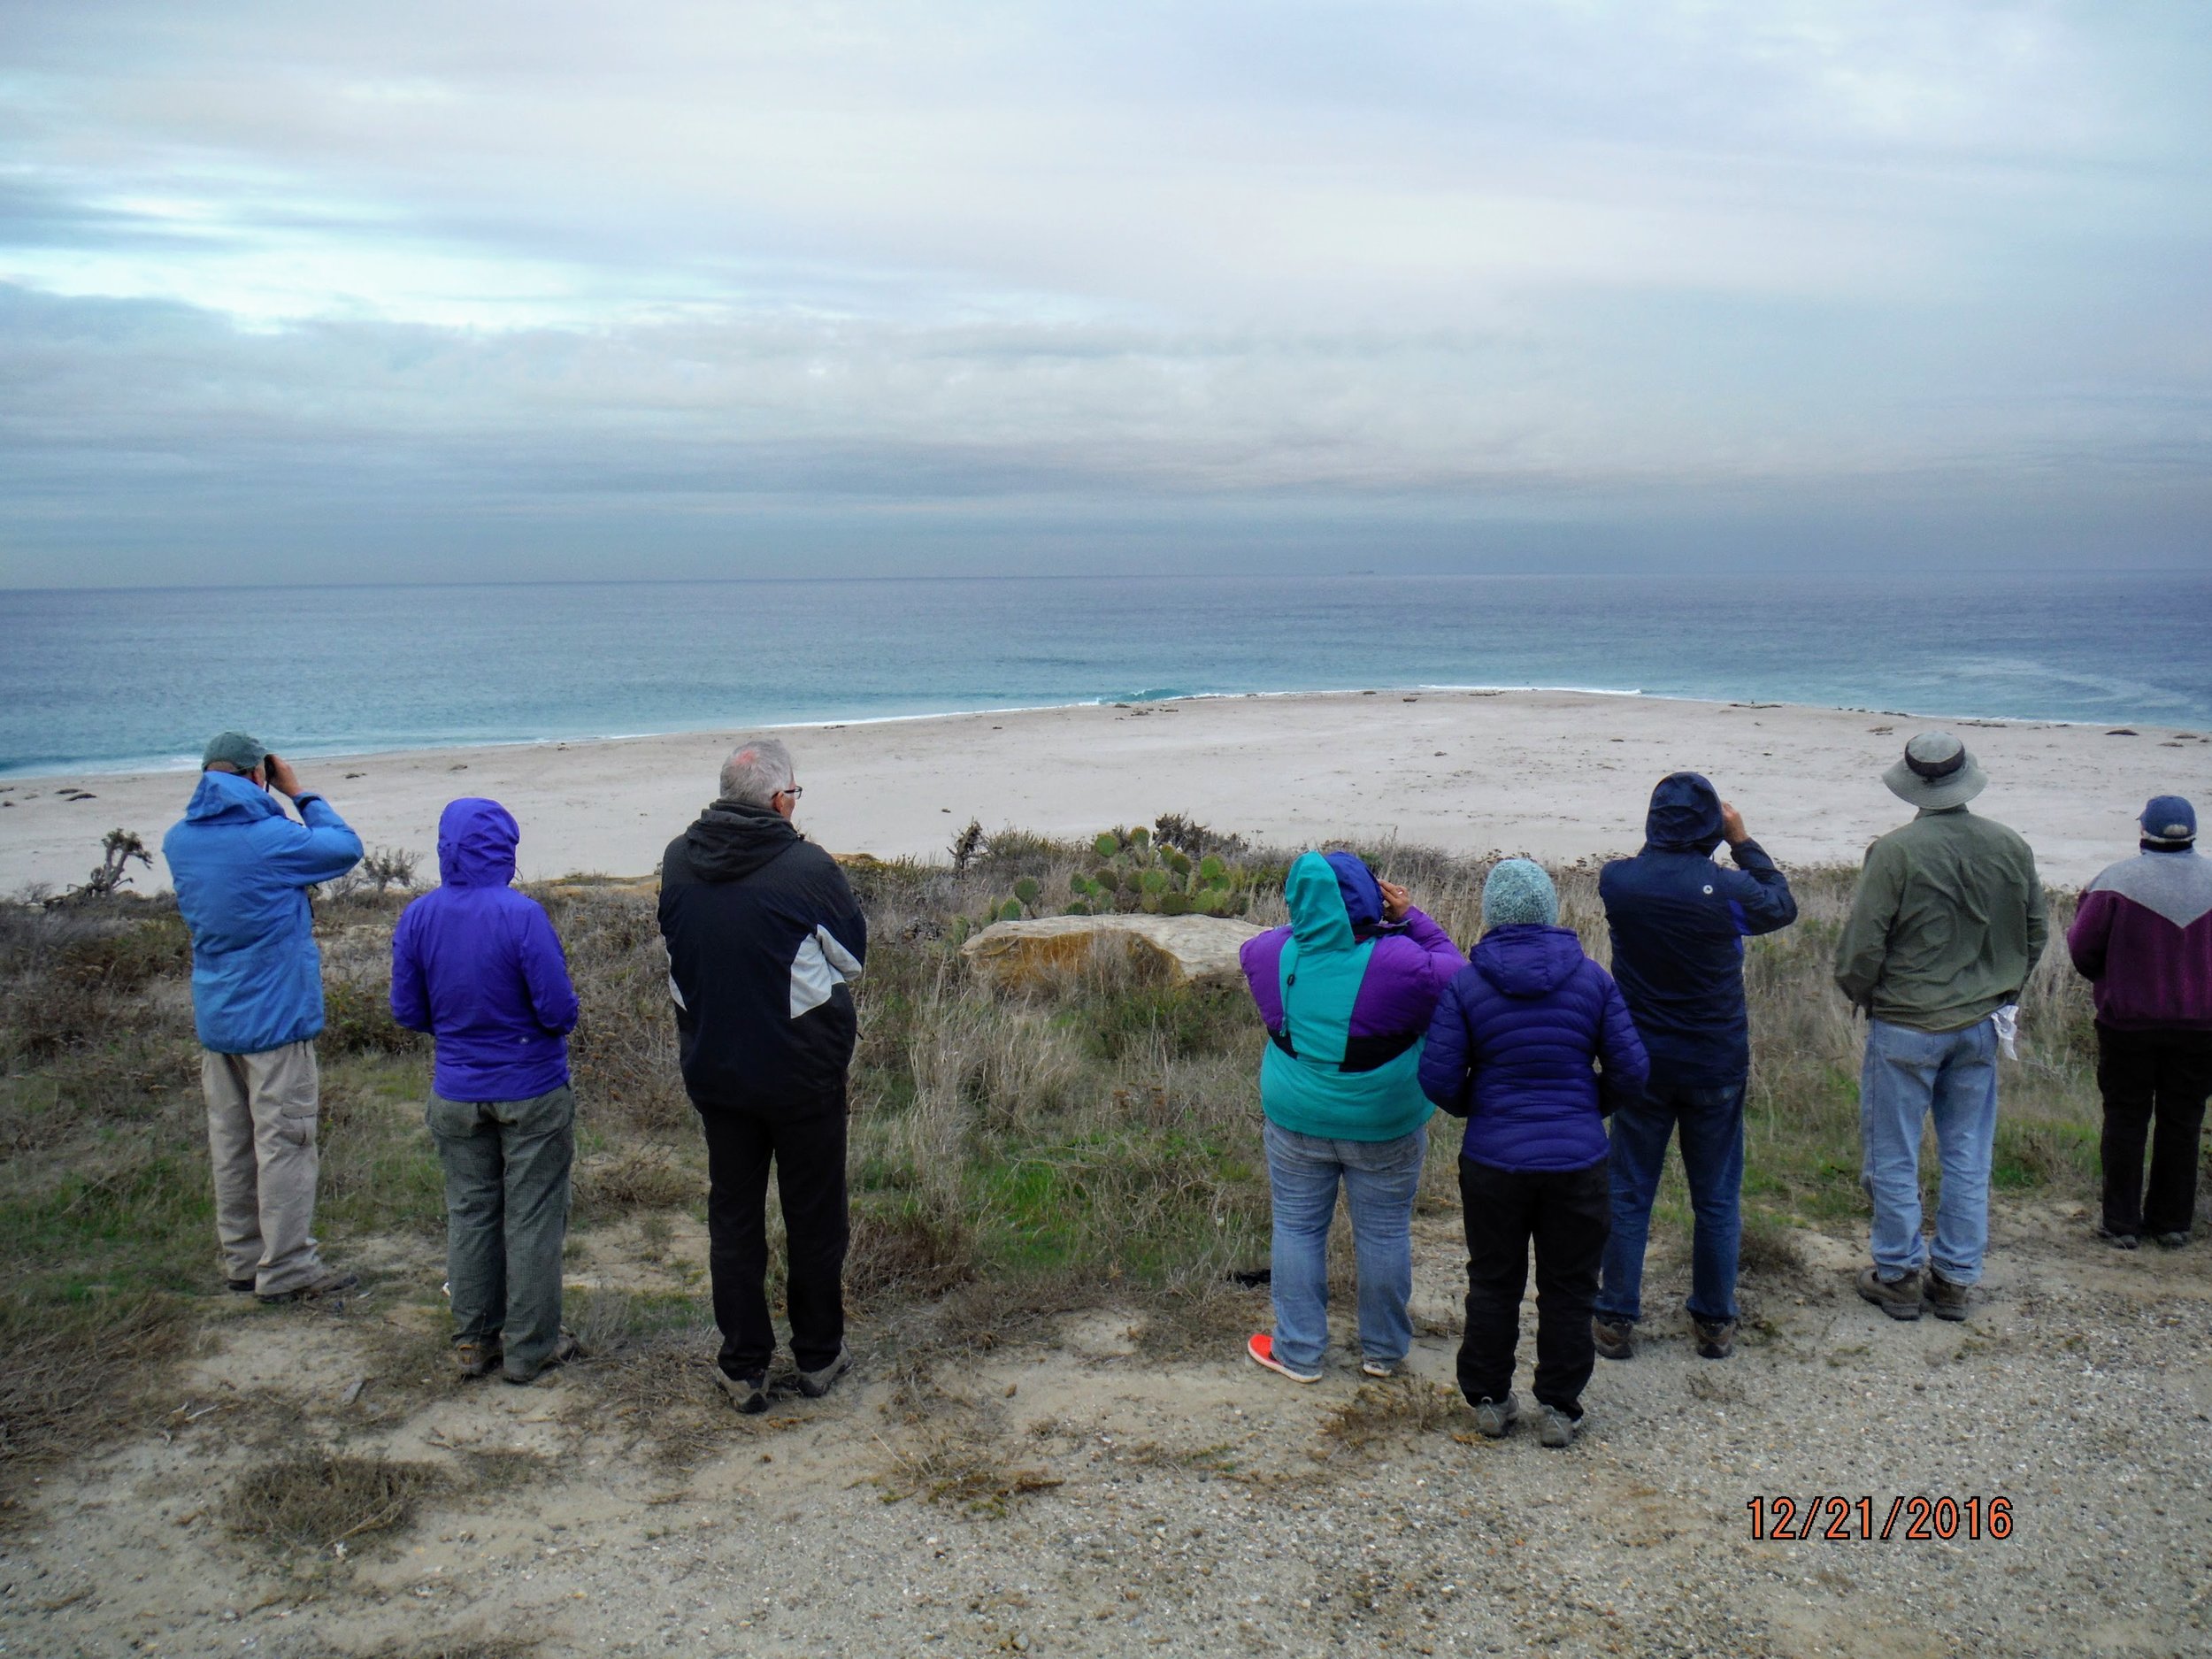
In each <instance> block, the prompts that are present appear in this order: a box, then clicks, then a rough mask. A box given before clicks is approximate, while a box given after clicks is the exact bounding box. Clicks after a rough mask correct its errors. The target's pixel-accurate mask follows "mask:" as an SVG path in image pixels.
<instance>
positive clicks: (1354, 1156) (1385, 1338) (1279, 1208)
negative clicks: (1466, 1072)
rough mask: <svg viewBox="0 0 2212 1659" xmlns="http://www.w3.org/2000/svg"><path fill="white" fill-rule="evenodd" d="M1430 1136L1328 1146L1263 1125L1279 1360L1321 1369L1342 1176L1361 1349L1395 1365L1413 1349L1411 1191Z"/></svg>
mask: <svg viewBox="0 0 2212 1659" xmlns="http://www.w3.org/2000/svg"><path fill="white" fill-rule="evenodd" d="M1428 1149H1429V1132H1428V1131H1427V1129H1425V1128H1421V1129H1417V1130H1415V1131H1414V1132H1413V1133H1411V1134H1409V1135H1401V1136H1399V1137H1398V1138H1397V1139H1396V1140H1394V1141H1325V1140H1323V1139H1322V1138H1321V1137H1319V1136H1318V1135H1302V1134H1299V1133H1296V1132H1295V1131H1294V1130H1289V1129H1279V1128H1277V1127H1276V1126H1275V1125H1273V1124H1272V1123H1271V1124H1269V1125H1267V1184H1268V1187H1269V1189H1270V1191H1271V1193H1272V1194H1273V1203H1274V1211H1275V1248H1274V1256H1273V1269H1274V1271H1273V1273H1272V1275H1271V1278H1272V1279H1273V1285H1274V1292H1275V1356H1276V1357H1277V1358H1278V1359H1279V1360H1281V1361H1282V1362H1283V1363H1285V1364H1286V1365H1288V1366H1290V1367H1291V1368H1292V1369H1293V1370H1295V1371H1319V1370H1320V1369H1321V1356H1322V1353H1323V1351H1324V1350H1325V1349H1326V1348H1327V1347H1328V1345H1329V1225H1330V1223H1332V1222H1333V1221H1334V1220H1335V1219H1336V1186H1337V1181H1338V1180H1339V1179H1342V1180H1343V1182H1344V1195H1345V1197H1346V1199H1347V1200H1348V1202H1350V1204H1351V1207H1352V1245H1353V1248H1354V1250H1355V1252H1356V1256H1357V1259H1358V1263H1359V1345H1360V1349H1361V1352H1362V1353H1363V1355H1364V1356H1365V1357H1367V1358H1369V1359H1374V1360H1383V1361H1386V1362H1388V1363H1391V1364H1395V1363H1397V1362H1398V1361H1400V1360H1402V1359H1403V1358H1404V1357H1405V1356H1406V1350H1407V1349H1408V1348H1411V1347H1412V1346H1413V1321H1412V1320H1411V1319H1410V1318H1409V1317H1407V1315H1406V1298H1407V1297H1408V1296H1409V1295H1410V1294H1412V1292H1413V1194H1414V1191H1415V1189H1416V1188H1417V1187H1419V1186H1420V1185H1421V1161H1422V1159H1423V1158H1424V1157H1425V1156H1427V1154H1428Z"/></svg>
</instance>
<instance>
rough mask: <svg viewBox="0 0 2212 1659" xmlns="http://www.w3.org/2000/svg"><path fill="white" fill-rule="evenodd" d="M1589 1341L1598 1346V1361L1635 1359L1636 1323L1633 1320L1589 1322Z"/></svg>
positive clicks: (1596, 1320) (1594, 1320)
mask: <svg viewBox="0 0 2212 1659" xmlns="http://www.w3.org/2000/svg"><path fill="white" fill-rule="evenodd" d="M1590 1340H1592V1341H1594V1342H1595V1343H1596V1344H1597V1345H1598V1357H1599V1358H1600V1359H1634V1358H1635V1357H1636V1322H1635V1321H1634V1320H1633V1319H1618V1320H1616V1319H1593V1320H1591V1321H1590Z"/></svg>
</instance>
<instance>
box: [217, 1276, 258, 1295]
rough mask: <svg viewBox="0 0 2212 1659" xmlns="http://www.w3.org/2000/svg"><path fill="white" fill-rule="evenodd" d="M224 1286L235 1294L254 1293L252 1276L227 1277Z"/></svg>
mask: <svg viewBox="0 0 2212 1659" xmlns="http://www.w3.org/2000/svg"><path fill="white" fill-rule="evenodd" d="M223 1288H224V1289H225V1290H227V1291H228V1292H230V1294H232V1295H234V1296H250V1295H252V1294H253V1280H252V1279H250V1278H248V1279H225V1280H224V1281H223Z"/></svg>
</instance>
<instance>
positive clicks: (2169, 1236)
mask: <svg viewBox="0 0 2212 1659" xmlns="http://www.w3.org/2000/svg"><path fill="white" fill-rule="evenodd" d="M2151 1240H2152V1242H2153V1243H2154V1244H2156V1245H2157V1246H2158V1248H2160V1249H2162V1250H2178V1249H2179V1248H2181V1247H2182V1246H2183V1245H2185V1244H2186V1243H2188V1242H2189V1235H2188V1234H2187V1233H2152V1234H2151Z"/></svg>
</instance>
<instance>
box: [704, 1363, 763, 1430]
mask: <svg viewBox="0 0 2212 1659" xmlns="http://www.w3.org/2000/svg"><path fill="white" fill-rule="evenodd" d="M714 1386H716V1387H717V1388H719V1389H720V1390H721V1391H722V1397H723V1398H724V1399H725V1400H726V1401H728V1402H730V1404H731V1406H732V1407H733V1409H736V1410H737V1411H738V1412H740V1413H741V1414H742V1415H743V1416H746V1417H758V1416H759V1415H760V1414H761V1413H762V1412H764V1411H765V1410H767V1409H768V1379H767V1378H765V1377H733V1376H731V1375H730V1374H729V1372H727V1371H724V1370H723V1369H722V1368H721V1367H720V1366H719V1365H717V1366H716V1367H715V1368H714Z"/></svg>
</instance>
